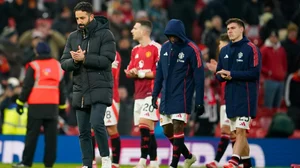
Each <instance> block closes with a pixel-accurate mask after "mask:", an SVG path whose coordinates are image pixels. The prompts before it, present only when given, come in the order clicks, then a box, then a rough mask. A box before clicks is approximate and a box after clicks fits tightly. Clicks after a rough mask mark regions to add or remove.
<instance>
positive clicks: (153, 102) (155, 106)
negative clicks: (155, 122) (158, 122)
mask: <svg viewBox="0 0 300 168" xmlns="http://www.w3.org/2000/svg"><path fill="white" fill-rule="evenodd" d="M151 102H152V106H153V108H155V109H157V108H158V106H157V103H156V102H157V97H152V100H151Z"/></svg>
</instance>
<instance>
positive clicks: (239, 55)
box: [236, 52, 243, 62]
mask: <svg viewBox="0 0 300 168" xmlns="http://www.w3.org/2000/svg"><path fill="white" fill-rule="evenodd" d="M242 58H243V53H242V52H239V53H238V59H236V62H243V59H242Z"/></svg>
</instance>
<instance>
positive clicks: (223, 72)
mask: <svg viewBox="0 0 300 168" xmlns="http://www.w3.org/2000/svg"><path fill="white" fill-rule="evenodd" d="M217 74H220V75H221V77H222V78H224V79H226V80H231V79H232V77H231V76H230V75H231V74H230V71H227V70H224V69H222V70H220V71H218V72H217Z"/></svg>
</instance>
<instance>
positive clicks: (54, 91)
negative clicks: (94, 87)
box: [27, 59, 63, 104]
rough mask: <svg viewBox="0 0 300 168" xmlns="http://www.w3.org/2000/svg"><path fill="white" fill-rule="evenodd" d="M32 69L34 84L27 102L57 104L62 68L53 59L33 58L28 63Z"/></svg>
mask: <svg viewBox="0 0 300 168" xmlns="http://www.w3.org/2000/svg"><path fill="white" fill-rule="evenodd" d="M29 65H30V66H31V67H32V68H33V70H34V79H35V82H34V86H33V88H32V90H31V93H30V95H29V98H28V101H27V103H28V104H59V83H60V81H61V80H62V78H63V70H62V69H61V66H60V63H59V62H58V61H57V60H55V59H46V60H35V61H32V62H30V63H29Z"/></svg>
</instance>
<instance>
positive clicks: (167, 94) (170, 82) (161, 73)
mask: <svg viewBox="0 0 300 168" xmlns="http://www.w3.org/2000/svg"><path fill="white" fill-rule="evenodd" d="M165 35H166V36H168V35H174V36H176V37H179V38H180V39H181V41H180V42H175V43H174V44H172V43H171V42H170V41H167V42H166V43H164V44H163V45H162V48H161V51H160V60H159V62H158V65H157V71H156V77H155V83H154V89H153V93H152V96H153V97H157V96H158V95H159V93H161V103H160V113H161V114H177V113H188V114H190V113H191V109H192V99H193V94H194V91H195V89H196V100H195V104H196V105H203V95H204V69H203V63H202V56H201V52H200V50H199V48H198V47H197V46H196V45H195V44H194V43H193V42H192V41H191V40H189V39H188V38H187V37H186V35H185V28H184V25H183V23H182V22H181V21H180V20H177V19H172V20H170V21H169V22H168V24H167V26H166V28H165Z"/></svg>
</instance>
